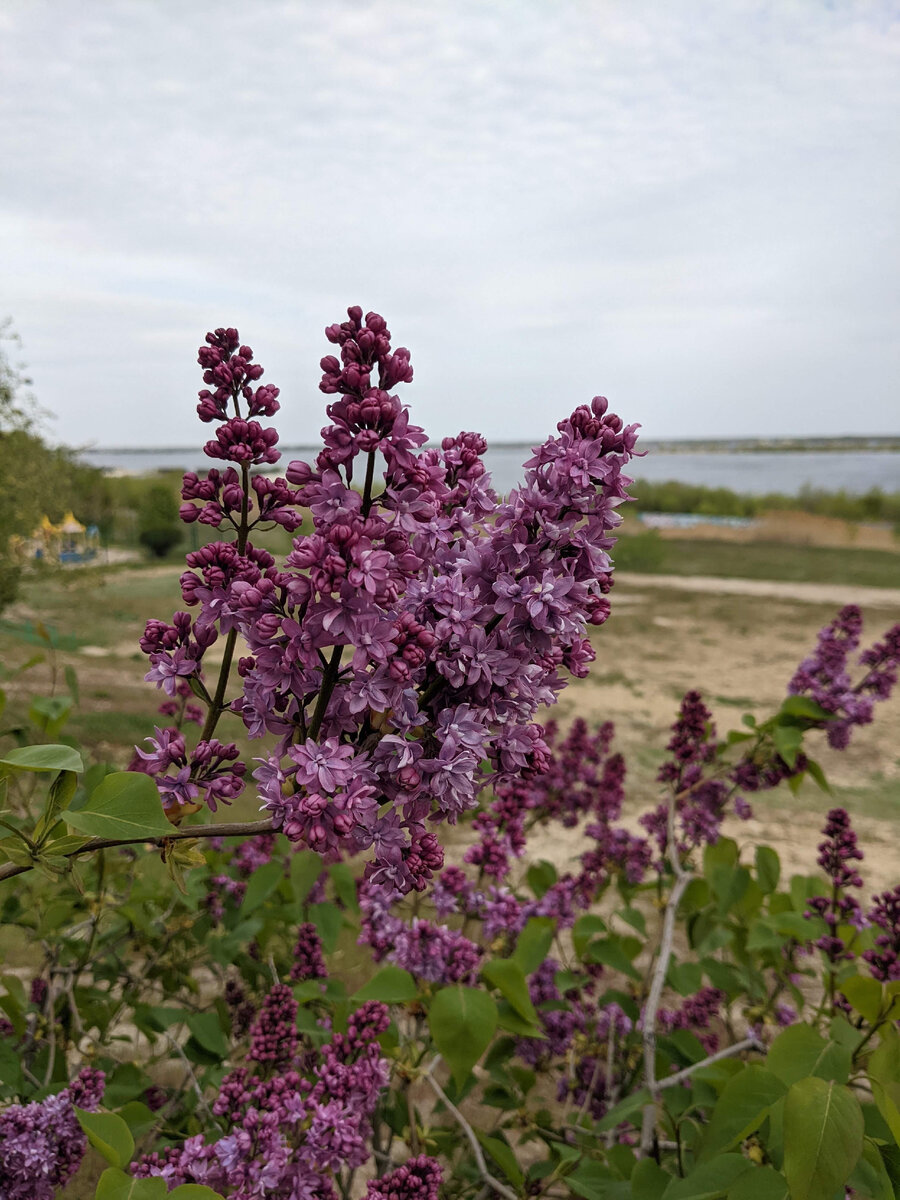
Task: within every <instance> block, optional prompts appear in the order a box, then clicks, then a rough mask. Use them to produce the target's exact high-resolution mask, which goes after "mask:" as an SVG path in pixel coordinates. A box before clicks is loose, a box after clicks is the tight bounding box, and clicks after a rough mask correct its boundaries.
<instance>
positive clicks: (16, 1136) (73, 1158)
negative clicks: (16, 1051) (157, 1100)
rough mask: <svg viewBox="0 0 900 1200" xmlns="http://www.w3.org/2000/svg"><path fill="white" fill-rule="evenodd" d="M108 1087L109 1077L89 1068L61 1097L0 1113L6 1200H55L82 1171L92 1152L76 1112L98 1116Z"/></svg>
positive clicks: (0, 1182) (0, 1190)
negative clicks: (65, 1185)
mask: <svg viewBox="0 0 900 1200" xmlns="http://www.w3.org/2000/svg"><path fill="white" fill-rule="evenodd" d="M103 1087H104V1076H103V1073H102V1072H100V1071H94V1070H92V1069H86V1070H84V1071H82V1072H81V1074H80V1075H79V1076H78V1077H77V1078H76V1079H75V1080H73V1082H72V1083H71V1084H70V1085H69V1086H68V1087H67V1088H64V1089H63V1090H62V1091H61V1092H58V1093H57V1094H56V1095H55V1096H48V1097H47V1098H46V1099H45V1100H41V1101H40V1102H37V1101H35V1102H33V1103H31V1104H12V1105H10V1106H9V1107H8V1108H6V1109H4V1110H2V1111H0V1196H2V1197H3V1200H53V1197H54V1196H55V1195H56V1194H57V1189H58V1188H60V1187H62V1186H63V1185H64V1184H65V1183H67V1182H68V1181H69V1179H71V1178H72V1176H73V1175H74V1174H75V1172H76V1171H77V1170H78V1167H79V1166H80V1165H81V1160H82V1158H83V1157H84V1152H85V1150H86V1149H87V1138H86V1137H85V1135H84V1133H83V1132H82V1130H81V1126H80V1125H79V1124H78V1119H77V1117H76V1116H75V1112H74V1109H75V1108H76V1107H77V1108H83V1109H87V1110H88V1111H91V1112H92V1111H95V1110H96V1108H97V1107H98V1105H99V1103H100V1098H101V1096H102V1095H103Z"/></svg>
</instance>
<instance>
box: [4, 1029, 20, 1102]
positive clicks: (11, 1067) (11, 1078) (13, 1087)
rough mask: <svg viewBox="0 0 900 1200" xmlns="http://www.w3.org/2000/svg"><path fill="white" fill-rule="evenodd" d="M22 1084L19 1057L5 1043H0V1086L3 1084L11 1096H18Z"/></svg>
mask: <svg viewBox="0 0 900 1200" xmlns="http://www.w3.org/2000/svg"><path fill="white" fill-rule="evenodd" d="M24 1082H25V1076H24V1075H23V1074H22V1059H21V1056H20V1055H19V1054H18V1053H17V1052H16V1051H15V1050H14V1049H13V1047H12V1046H11V1045H9V1044H8V1043H7V1042H6V1041H2V1042H0V1084H5V1086H6V1087H7V1088H8V1089H9V1091H10V1093H11V1094H12V1095H18V1094H19V1092H20V1091H21V1089H22V1085H23V1083H24Z"/></svg>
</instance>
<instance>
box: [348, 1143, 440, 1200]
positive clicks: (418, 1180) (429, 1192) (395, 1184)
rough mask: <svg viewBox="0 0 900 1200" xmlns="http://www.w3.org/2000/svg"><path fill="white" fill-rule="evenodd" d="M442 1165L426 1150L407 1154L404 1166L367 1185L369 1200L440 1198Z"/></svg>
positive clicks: (367, 1197) (427, 1199) (425, 1199)
mask: <svg viewBox="0 0 900 1200" xmlns="http://www.w3.org/2000/svg"><path fill="white" fill-rule="evenodd" d="M442 1182H443V1174H442V1172H441V1165H440V1163H439V1162H438V1161H437V1159H434V1158H429V1157H428V1155H427V1154H419V1155H416V1156H415V1157H414V1158H408V1159H407V1160H406V1162H405V1163H404V1164H403V1166H402V1167H397V1168H396V1170H394V1171H389V1172H388V1174H387V1175H382V1176H381V1178H380V1179H370V1180H369V1182H368V1184H367V1185H366V1200H438V1192H439V1190H440V1186H441V1183H442Z"/></svg>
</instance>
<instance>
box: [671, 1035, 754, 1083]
mask: <svg viewBox="0 0 900 1200" xmlns="http://www.w3.org/2000/svg"><path fill="white" fill-rule="evenodd" d="M745 1050H759V1051H760V1052H764V1051H765V1046H764V1045H763V1044H762V1042H761V1041H760V1040H759V1038H758V1037H754V1036H753V1034H751V1035H750V1036H749V1037H745V1038H744V1039H743V1041H740V1042H734V1043H733V1044H732V1045H731V1046H726V1047H725V1049H724V1050H719V1051H717V1053H715V1054H710V1056H709V1058H702V1059H701V1060H700V1062H695V1063H691V1065H690V1066H689V1067H685V1068H684V1069H683V1070H681V1071H676V1072H675V1074H674V1075H667V1076H666V1077H665V1079H660V1080H659V1082H658V1083H657V1085H656V1088H657V1091H660V1092H661V1091H662V1090H663V1088H670V1087H675V1086H676V1085H677V1084H679V1083H684V1081H685V1080H686V1079H690V1077H691V1076H692V1075H696V1073H697V1072H698V1071H702V1070H703V1068H704V1067H711V1066H712V1065H713V1063H717V1062H721V1061H722V1059H723V1058H733V1057H734V1055H735V1054H743V1052H744V1051H745Z"/></svg>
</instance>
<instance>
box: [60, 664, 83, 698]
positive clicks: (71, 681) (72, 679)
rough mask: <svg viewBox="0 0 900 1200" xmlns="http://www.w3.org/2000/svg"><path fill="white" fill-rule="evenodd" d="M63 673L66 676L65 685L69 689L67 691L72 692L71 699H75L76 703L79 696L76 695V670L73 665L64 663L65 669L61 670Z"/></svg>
mask: <svg viewBox="0 0 900 1200" xmlns="http://www.w3.org/2000/svg"><path fill="white" fill-rule="evenodd" d="M63 674H64V675H65V677H66V687H67V688H68V689H69V691H70V692H71V694H72V699H73V700H74V701H75V703H76V704H77V703H78V701H79V696H78V675H77V674H76V672H75V668H74V667H73V666H70V665H69V664H68V663H66V666H65V670H64V671H63Z"/></svg>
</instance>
